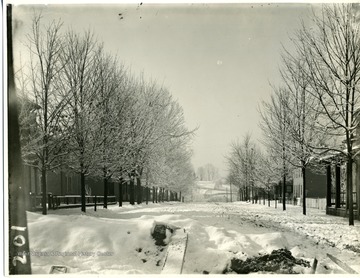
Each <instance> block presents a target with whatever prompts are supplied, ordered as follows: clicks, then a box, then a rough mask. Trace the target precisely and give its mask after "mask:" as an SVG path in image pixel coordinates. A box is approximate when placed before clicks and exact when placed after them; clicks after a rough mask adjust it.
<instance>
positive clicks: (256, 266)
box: [225, 249, 310, 274]
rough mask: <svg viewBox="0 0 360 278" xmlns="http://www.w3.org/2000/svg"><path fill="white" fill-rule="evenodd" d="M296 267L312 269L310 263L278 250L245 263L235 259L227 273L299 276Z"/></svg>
mask: <svg viewBox="0 0 360 278" xmlns="http://www.w3.org/2000/svg"><path fill="white" fill-rule="evenodd" d="M296 265H299V266H303V267H310V263H309V262H308V261H305V260H302V259H296V258H294V257H293V256H292V255H291V252H290V251H289V250H287V249H278V250H273V251H272V252H271V254H266V255H263V256H257V257H252V258H247V259H246V260H245V261H242V260H239V259H236V258H233V259H232V260H231V263H230V266H229V268H228V269H227V270H226V271H225V273H228V272H236V273H238V274H248V273H251V272H270V273H284V274H297V273H298V272H296V271H294V270H293V268H294V266H296Z"/></svg>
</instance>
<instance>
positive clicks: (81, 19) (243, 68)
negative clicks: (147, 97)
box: [13, 3, 314, 175]
mask: <svg viewBox="0 0 360 278" xmlns="http://www.w3.org/2000/svg"><path fill="white" fill-rule="evenodd" d="M311 7H314V6H311V5H309V4H274V3H273V4H265V3H257V4H255V3H254V4H221V5H219V4H218V5H215V4H206V5H200V4H197V5H190V4H176V5H175V4H171V5H170V4H167V5H165V4H161V5H160V4H146V3H145V4H143V5H136V4H132V5H102V6H99V5H98V6H94V5H92V6H91V5H76V6H74V5H72V6H69V5H67V6H65V5H62V6H50V5H48V6H16V7H15V8H14V13H13V17H14V19H15V20H17V26H18V27H19V28H18V29H17V31H16V36H15V40H16V41H15V46H16V48H15V53H14V55H15V59H16V58H17V57H18V53H19V52H20V51H21V50H22V49H23V48H22V47H19V44H18V41H19V40H23V41H25V37H24V34H26V32H28V31H29V30H30V22H31V16H32V14H33V10H34V8H35V9H36V10H39V9H41V10H42V13H43V17H44V19H46V20H48V19H49V20H50V19H53V18H61V19H62V20H63V21H64V30H66V29H67V28H68V27H70V26H71V27H72V28H73V29H74V30H76V31H80V32H81V31H83V30H87V29H88V28H90V29H91V30H93V31H94V33H95V35H96V36H97V37H98V40H100V41H103V42H104V45H105V48H106V49H107V50H108V51H110V52H112V53H114V54H117V55H118V57H119V58H120V60H122V61H123V62H124V63H125V65H127V66H129V67H131V70H132V72H133V73H134V74H135V75H136V74H140V72H142V71H144V73H145V76H147V77H149V78H153V79H156V80H157V81H158V82H159V83H163V84H164V85H165V86H166V87H168V88H169V89H170V91H171V93H172V95H173V96H174V98H175V99H177V100H178V101H179V103H180V104H181V105H182V107H183V109H184V114H185V119H186V121H187V125H188V127H189V128H195V127H197V126H199V130H198V131H197V135H196V137H195V139H194V141H193V150H194V156H193V164H194V167H195V169H196V168H198V167H199V166H202V165H204V164H206V163H212V164H213V165H214V166H216V167H218V168H219V170H220V173H221V174H223V175H224V174H225V173H226V163H225V159H224V156H225V155H226V153H227V152H228V151H229V144H230V142H231V141H234V140H236V139H237V138H239V139H240V140H241V139H242V138H243V136H244V135H245V134H246V133H247V132H249V133H251V134H252V136H253V138H254V139H255V140H256V139H258V138H259V137H260V136H261V131H260V129H259V127H258V122H259V113H258V110H257V109H258V105H259V102H260V101H261V100H266V99H268V97H269V95H270V93H271V88H270V86H269V82H271V83H273V84H277V83H278V82H279V74H278V68H279V65H280V64H281V61H280V51H281V43H282V44H284V45H285V47H290V46H291V43H290V41H289V36H290V35H292V34H293V33H294V32H295V31H296V30H297V29H298V28H299V26H300V18H304V19H306V16H307V15H308V14H310V13H311ZM119 13H122V17H123V19H120V16H119ZM15 62H16V61H15Z"/></svg>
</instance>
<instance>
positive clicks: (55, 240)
mask: <svg viewBox="0 0 360 278" xmlns="http://www.w3.org/2000/svg"><path fill="white" fill-rule="evenodd" d="M28 222H29V236H30V249H31V251H32V254H31V260H32V268H33V273H34V274H46V273H49V271H50V268H51V266H52V265H65V266H67V267H68V268H69V272H70V273H77V274H82V273H87V274H131V273H135V274H158V273H160V272H161V267H162V265H163V261H164V256H165V253H166V248H167V247H166V246H165V247H162V246H156V245H155V243H154V239H153V238H152V237H151V232H152V230H153V229H154V226H155V225H156V224H157V223H162V224H165V225H167V226H169V227H173V228H174V229H176V228H181V229H185V230H186V232H187V233H188V246H187V250H186V254H185V263H184V266H183V274H196V273H211V274H219V273H222V272H223V271H224V270H225V269H226V268H227V266H228V265H229V263H230V261H231V259H232V258H238V259H241V260H246V259H247V258H249V257H254V256H259V255H264V254H269V253H271V251H273V250H277V249H282V248H286V249H288V250H290V251H291V253H292V255H293V256H294V257H296V258H302V259H305V260H307V261H310V262H312V261H313V259H314V258H315V257H316V258H317V259H318V260H319V264H318V269H317V273H326V274H328V273H341V274H343V273H345V272H344V271H343V270H341V269H340V268H339V267H338V266H336V265H335V264H334V263H332V262H331V260H329V259H328V258H327V257H326V254H327V253H331V254H333V255H334V256H336V257H338V258H339V259H341V260H342V261H344V262H346V263H348V264H349V265H350V266H351V267H352V268H354V269H355V270H357V271H359V270H360V260H359V253H356V252H353V250H350V249H349V248H347V247H346V246H350V245H351V246H355V247H356V246H357V245H356V244H358V243H359V242H358V240H359V235H360V228H359V227H360V225H359V223H358V221H356V223H355V227H349V226H348V225H347V220H346V219H342V218H339V217H332V216H327V215H325V214H324V213H323V214H321V212H319V211H317V210H308V215H307V216H303V215H302V214H301V208H299V207H291V206H288V209H287V211H282V210H281V208H278V209H275V208H273V207H272V208H268V207H267V206H264V205H259V204H248V203H222V204H216V203H198V204H196V203H195V204H189V203H186V204H185V203H175V202H174V203H166V204H149V205H148V206H146V205H145V204H144V205H136V206H128V205H126V206H124V207H121V208H119V207H117V206H109V208H108V209H107V210H106V209H98V211H97V212H94V211H91V210H89V211H88V212H87V213H86V214H83V213H81V212H80V211H79V209H78V208H77V209H66V210H57V211H50V214H49V215H47V216H42V215H41V214H38V213H28ZM167 240H168V241H169V242H170V241H171V237H170V234H169V235H168V237H167ZM299 272H304V273H305V272H306V271H304V269H302V270H301V269H300V270H299Z"/></svg>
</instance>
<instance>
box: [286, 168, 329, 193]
mask: <svg viewBox="0 0 360 278" xmlns="http://www.w3.org/2000/svg"><path fill="white" fill-rule="evenodd" d="M322 168H323V167H322ZM301 170H302V169H301V168H297V169H295V170H294V171H293V183H294V184H293V186H294V189H293V197H294V198H300V200H302V197H303V177H302V171H301ZM305 183H306V197H307V198H326V172H325V169H321V168H319V169H315V167H314V166H312V165H309V166H308V167H307V168H306V170H305Z"/></svg>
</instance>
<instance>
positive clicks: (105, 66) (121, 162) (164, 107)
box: [16, 15, 194, 214]
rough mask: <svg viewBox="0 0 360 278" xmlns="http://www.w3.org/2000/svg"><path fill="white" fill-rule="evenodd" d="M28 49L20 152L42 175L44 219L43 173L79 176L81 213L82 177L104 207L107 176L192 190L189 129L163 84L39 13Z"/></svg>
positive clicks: (20, 78) (20, 77) (20, 82)
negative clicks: (98, 190) (91, 182)
mask: <svg viewBox="0 0 360 278" xmlns="http://www.w3.org/2000/svg"><path fill="white" fill-rule="evenodd" d="M28 50H29V52H28V53H29V59H27V61H28V63H27V64H25V65H23V66H22V68H21V69H20V70H19V71H18V72H17V73H16V77H17V86H18V87H19V91H20V92H21V98H22V101H21V103H22V105H21V115H20V121H21V139H22V154H23V159H24V161H25V162H26V164H28V165H32V166H34V167H38V168H39V170H40V172H41V177H42V179H41V181H42V196H43V199H42V207H43V213H44V214H46V195H47V194H46V190H47V182H46V176H47V173H48V171H53V170H55V169H60V168H61V169H63V170H68V171H72V172H75V173H78V174H79V175H80V176H81V197H82V207H81V209H82V211H85V208H86V207H85V195H86V192H85V191H86V190H85V179H86V176H87V175H92V176H96V177H101V178H102V180H103V183H104V198H105V207H106V201H107V192H108V189H107V184H108V181H109V179H116V180H118V181H119V183H123V182H124V180H126V179H130V183H131V186H132V187H134V186H135V183H136V184H137V188H140V185H141V180H144V179H145V180H146V183H149V184H150V183H151V184H153V185H154V184H156V185H159V186H161V187H164V188H169V189H172V190H173V191H179V190H180V189H181V190H182V191H183V192H184V191H186V187H188V186H191V184H192V182H193V179H194V177H193V176H194V175H193V173H194V170H193V169H192V165H191V163H190V156H191V151H190V150H189V140H190V139H191V136H192V135H193V134H194V131H191V130H188V129H187V127H186V126H185V121H184V117H183V111H182V108H181V106H180V105H179V104H178V103H177V102H176V101H175V100H174V99H173V98H172V96H171V94H170V92H169V91H168V90H167V89H166V88H165V87H163V86H159V85H158V84H157V83H156V82H155V81H147V80H146V79H145V78H144V76H143V75H141V76H140V77H135V76H133V75H132V74H130V73H129V71H128V70H127V69H126V67H125V66H124V65H123V64H122V63H121V62H120V61H119V60H118V59H117V57H115V56H114V55H112V54H111V53H107V52H106V51H105V49H104V45H103V44H102V43H99V42H98V41H97V40H96V39H95V37H94V34H93V33H91V32H90V31H88V32H85V33H83V34H79V33H76V32H74V31H72V30H70V31H66V32H64V31H63V30H62V22H60V21H53V22H51V23H50V24H48V25H47V26H46V27H43V25H42V21H41V16H39V15H38V16H35V17H34V19H33V21H32V28H31V33H29V34H28ZM65 165H66V167H65Z"/></svg>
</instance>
